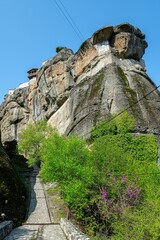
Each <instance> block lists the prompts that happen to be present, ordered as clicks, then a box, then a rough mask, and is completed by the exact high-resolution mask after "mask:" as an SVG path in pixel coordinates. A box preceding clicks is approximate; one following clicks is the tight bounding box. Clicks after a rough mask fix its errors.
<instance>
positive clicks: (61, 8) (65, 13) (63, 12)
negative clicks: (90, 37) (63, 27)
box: [49, 0, 84, 42]
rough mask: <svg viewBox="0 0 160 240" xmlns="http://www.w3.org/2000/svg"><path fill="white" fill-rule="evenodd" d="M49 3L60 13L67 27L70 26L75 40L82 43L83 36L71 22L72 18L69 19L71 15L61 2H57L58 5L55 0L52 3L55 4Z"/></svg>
mask: <svg viewBox="0 0 160 240" xmlns="http://www.w3.org/2000/svg"><path fill="white" fill-rule="evenodd" d="M49 1H50V3H51V4H52V6H53V7H54V8H55V6H56V8H57V9H58V11H59V12H60V14H61V15H62V16H63V17H64V18H65V20H66V21H67V22H68V23H69V25H70V26H71V28H72V29H73V31H74V33H75V35H76V36H77V38H78V39H79V40H80V41H81V42H82V41H84V37H83V34H82V33H81V31H80V30H79V28H78V27H77V25H76V23H75V21H74V20H73V18H72V17H71V15H70V14H69V12H68V10H67V8H66V7H65V6H64V4H63V3H62V1H59V2H60V4H61V5H60V4H59V3H58V1H57V0H55V1H54V3H55V4H53V1H52V0H49Z"/></svg>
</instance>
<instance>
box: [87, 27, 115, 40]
mask: <svg viewBox="0 0 160 240" xmlns="http://www.w3.org/2000/svg"><path fill="white" fill-rule="evenodd" d="M112 35H113V26H106V27H103V28H101V29H99V30H98V31H96V32H95V33H94V34H93V36H92V39H91V42H92V44H96V43H101V42H105V41H110V38H111V36H112Z"/></svg>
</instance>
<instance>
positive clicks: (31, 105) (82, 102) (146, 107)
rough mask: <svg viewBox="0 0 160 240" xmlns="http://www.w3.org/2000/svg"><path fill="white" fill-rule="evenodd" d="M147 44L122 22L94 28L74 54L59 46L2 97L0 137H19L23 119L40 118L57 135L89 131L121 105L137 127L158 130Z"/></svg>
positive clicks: (159, 101) (158, 96)
mask: <svg viewBox="0 0 160 240" xmlns="http://www.w3.org/2000/svg"><path fill="white" fill-rule="evenodd" d="M146 47H147V42H146V41H145V35H144V34H143V33H142V32H141V31H140V30H139V29H138V28H136V27H134V26H132V25H130V24H128V23H124V24H120V25H118V26H115V27H113V26H106V27H104V28H102V29H100V30H98V31H96V32H95V33H94V34H93V35H92V37H91V38H89V39H88V40H86V41H85V42H84V43H83V44H82V45H81V47H80V49H79V50H78V51H77V52H76V53H75V54H74V53H73V52H72V51H71V50H70V49H67V48H64V49H63V50H61V51H60V52H59V53H58V54H57V55H56V56H55V57H54V58H52V59H50V60H48V61H46V62H45V63H43V64H42V66H41V67H40V68H39V70H38V72H37V74H36V77H34V78H33V79H31V80H30V82H29V83H28V86H26V85H25V87H24V86H21V87H19V88H18V89H16V90H14V91H13V92H12V93H10V94H8V95H7V96H6V98H5V100H4V102H3V104H2V105H1V116H0V121H1V138H2V142H3V143H5V142H8V141H12V140H14V139H15V140H18V135H19V133H20V132H21V130H22V129H23V128H24V127H25V126H26V125H27V124H28V122H35V121H38V120H41V119H47V120H48V122H49V123H50V124H51V125H52V126H54V127H56V128H57V129H58V131H59V132H60V133H62V134H70V133H73V132H74V133H76V134H78V135H83V136H88V133H89V129H90V128H91V127H92V126H93V125H95V124H96V123H97V122H99V121H101V120H103V119H104V118H106V117H108V116H110V114H113V113H119V112H120V111H121V110H122V109H128V111H129V112H130V113H131V114H132V115H133V116H134V117H135V119H136V131H139V132H153V133H159V132H160V93H159V91H158V90H155V88H156V86H155V84H154V83H153V82H152V80H151V79H150V78H149V77H148V75H147V74H146V69H145V64H144V61H143V60H142V57H143V54H144V52H145V48H146ZM150 92H151V93H150Z"/></svg>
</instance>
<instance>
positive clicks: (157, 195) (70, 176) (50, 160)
mask: <svg viewBox="0 0 160 240" xmlns="http://www.w3.org/2000/svg"><path fill="white" fill-rule="evenodd" d="M133 129H134V120H133V118H132V117H131V116H130V115H129V114H128V113H127V112H123V113H122V114H120V115H119V116H114V117H113V120H112V121H110V122H107V121H103V122H102V123H99V124H98V125H97V126H96V127H95V128H94V129H92V130H91V138H92V145H90V146H88V147H87V146H86V142H85V141H84V140H82V139H80V138H78V137H76V136H69V137H65V136H60V135H59V134H58V133H57V132H56V131H50V134H47V139H46V138H44V137H42V136H41V138H42V140H43V139H45V141H40V142H38V143H39V144H38V145H39V148H38V149H39V151H38V158H40V159H42V165H41V171H40V174H41V177H42V179H43V180H44V181H49V182H52V181H57V182H59V184H60V187H61V191H62V194H63V196H64V198H65V200H66V202H67V203H68V205H69V207H70V209H71V210H72V212H73V213H74V214H75V215H76V217H77V218H78V219H80V220H81V221H83V223H85V225H86V226H87V231H88V233H89V234H90V235H95V238H93V239H104V238H105V237H106V239H112V240H114V239H120V240H121V239H158V236H159V233H160V227H159V220H160V219H159V215H158V210H159V209H158V206H159V199H160V188H159V185H160V171H159V169H158V166H157V156H158V149H157V142H156V139H155V137H154V136H153V135H138V136H133V135H132V133H131V132H132V131H133ZM44 132H46V130H45V131H44ZM28 149H29V148H28ZM28 151H29V150H28ZM31 153H32V152H31ZM36 156H37V152H36ZM137 236H138V237H137ZM98 237H99V238H98Z"/></svg>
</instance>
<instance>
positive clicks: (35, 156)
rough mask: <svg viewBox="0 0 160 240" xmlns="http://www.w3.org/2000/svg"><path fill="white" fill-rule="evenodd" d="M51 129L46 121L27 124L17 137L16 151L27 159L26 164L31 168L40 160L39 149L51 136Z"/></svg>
mask: <svg viewBox="0 0 160 240" xmlns="http://www.w3.org/2000/svg"><path fill="white" fill-rule="evenodd" d="M52 131H53V130H52V128H51V127H50V126H49V125H48V124H47V122H46V121H39V122H37V123H35V124H29V125H28V126H27V128H26V129H24V130H23V131H22V132H21V134H20V136H19V144H18V151H19V152H20V153H22V154H24V156H25V157H26V158H27V159H28V164H29V165H30V166H32V165H33V164H34V163H36V162H37V161H39V160H41V157H40V148H41V146H42V144H43V141H45V140H46V138H47V137H48V136H49V135H50V134H51V132H52Z"/></svg>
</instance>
